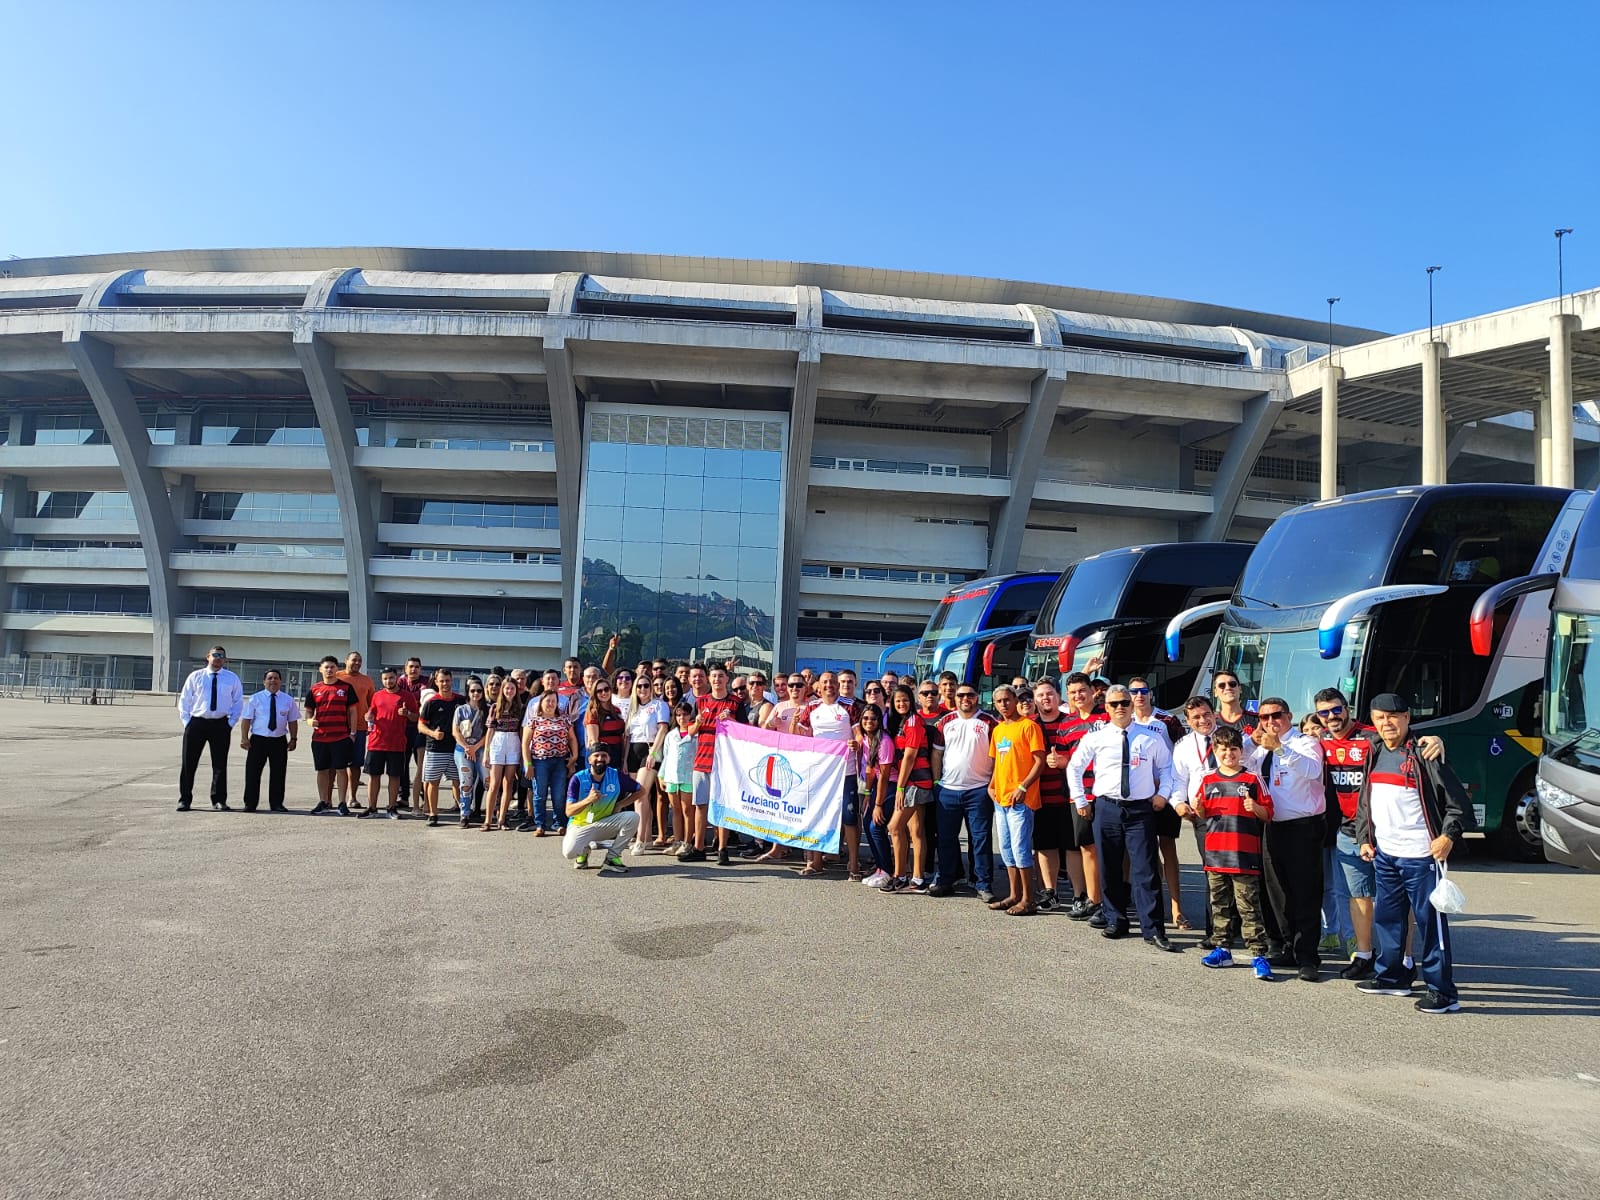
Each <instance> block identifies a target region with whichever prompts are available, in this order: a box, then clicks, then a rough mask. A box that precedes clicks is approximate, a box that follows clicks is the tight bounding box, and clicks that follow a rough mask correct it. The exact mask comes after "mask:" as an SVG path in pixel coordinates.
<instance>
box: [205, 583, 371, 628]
mask: <svg viewBox="0 0 1600 1200" xmlns="http://www.w3.org/2000/svg"><path fill="white" fill-rule="evenodd" d="M184 615H185V616H190V617H237V618H241V619H244V620H251V621H348V620H349V619H350V600H349V598H348V597H346V596H334V595H324V594H321V593H317V592H244V591H237V590H230V591H221V590H218V589H215V588H195V589H194V590H193V591H192V592H191V593H190V607H189V611H188V612H187V613H185V614H184Z"/></svg>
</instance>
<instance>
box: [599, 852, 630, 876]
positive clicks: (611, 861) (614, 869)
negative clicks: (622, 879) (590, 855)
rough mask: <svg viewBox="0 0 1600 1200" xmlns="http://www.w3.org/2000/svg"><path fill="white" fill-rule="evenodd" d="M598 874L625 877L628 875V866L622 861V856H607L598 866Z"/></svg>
mask: <svg viewBox="0 0 1600 1200" xmlns="http://www.w3.org/2000/svg"><path fill="white" fill-rule="evenodd" d="M600 873H601V874H602V875H626V874H627V873H628V864H627V863H625V862H623V861H622V855H620V854H608V855H606V861H605V862H603V863H601V864H600Z"/></svg>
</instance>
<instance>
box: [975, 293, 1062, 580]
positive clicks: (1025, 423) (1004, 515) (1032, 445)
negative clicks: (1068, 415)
mask: <svg viewBox="0 0 1600 1200" xmlns="http://www.w3.org/2000/svg"><path fill="white" fill-rule="evenodd" d="M1018 307H1019V308H1021V310H1022V312H1023V315H1024V316H1026V317H1027V318H1028V319H1029V320H1031V321H1032V322H1033V344H1034V345H1035V346H1039V347H1041V348H1044V349H1046V350H1047V351H1048V350H1049V349H1051V348H1059V347H1060V346H1061V324H1060V322H1059V321H1058V320H1057V319H1056V314H1055V313H1054V312H1053V311H1052V310H1051V309H1048V308H1044V307H1042V306H1040V305H1037V304H1023V305H1019V306H1018ZM1059 358H1060V356H1059V355H1055V354H1051V355H1050V356H1049V358H1048V359H1047V361H1046V364H1045V368H1044V370H1042V371H1040V372H1039V374H1038V375H1037V376H1036V377H1035V378H1034V381H1033V383H1032V384H1031V385H1030V387H1029V389H1028V408H1027V411H1026V412H1025V413H1023V416H1022V421H1021V423H1020V424H1019V425H1018V426H1017V439H1016V453H1014V454H1012V455H1011V461H1010V463H1009V464H1008V467H1009V469H1008V471H1007V475H1008V477H1009V479H1010V480H1011V489H1010V491H1009V492H1008V493H1007V495H1006V498H1005V501H1004V502H1003V503H1002V504H1001V505H1000V514H999V516H998V518H997V519H996V520H994V521H993V522H992V529H993V537H992V538H991V540H990V542H989V571H988V573H989V574H990V575H1008V574H1010V573H1011V572H1012V571H1015V570H1016V569H1017V557H1018V556H1019V555H1020V554H1021V553H1022V534H1023V531H1024V529H1025V528H1026V527H1027V523H1028V513H1029V511H1030V510H1031V509H1032V508H1033V490H1034V487H1035V486H1036V485H1037V484H1038V482H1039V467H1040V466H1041V465H1042V464H1043V462H1044V448H1045V443H1046V442H1048V441H1049V440H1050V431H1051V429H1053V428H1054V427H1055V421H1056V413H1057V412H1059V411H1060V409H1061V393H1062V391H1063V390H1064V388H1065V387H1066V382H1067V373H1066V370H1065V368H1064V367H1063V366H1062V365H1061V364H1060V362H1059V361H1058V360H1059Z"/></svg>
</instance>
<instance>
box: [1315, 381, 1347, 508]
mask: <svg viewBox="0 0 1600 1200" xmlns="http://www.w3.org/2000/svg"><path fill="white" fill-rule="evenodd" d="M1343 378H1344V368H1343V367H1336V366H1334V365H1333V360H1332V359H1331V358H1329V359H1326V360H1324V362H1323V367H1322V469H1321V475H1320V479H1321V483H1322V491H1321V498H1322V499H1324V500H1332V499H1334V498H1335V497H1336V496H1338V494H1339V381H1340V380H1342V379H1343Z"/></svg>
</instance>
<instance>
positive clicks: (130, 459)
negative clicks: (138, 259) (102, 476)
mask: <svg viewBox="0 0 1600 1200" xmlns="http://www.w3.org/2000/svg"><path fill="white" fill-rule="evenodd" d="M137 274H139V272H124V273H119V274H114V275H108V276H106V277H104V278H102V279H101V280H100V281H99V282H98V283H97V284H96V285H95V286H94V287H92V288H90V289H89V291H88V292H86V293H85V294H84V296H83V299H82V300H81V301H79V303H78V310H79V312H80V314H82V315H80V316H79V317H78V319H76V320H74V321H72V322H71V323H70V324H69V325H68V326H67V329H66V331H65V332H64V333H63V334H62V339H61V340H62V342H63V343H64V344H65V345H66V348H67V353H68V355H69V356H70V357H71V358H72V362H73V365H74V366H75V367H76V368H77V369H78V375H79V377H80V378H81V379H82V380H83V385H84V387H85V388H86V389H87V390H88V392H89V395H90V397H91V398H92V399H93V400H94V407H95V411H96V412H97V413H98V414H99V417H100V423H101V425H103V426H104V427H105V431H106V438H107V440H108V441H109V442H110V443H111V446H112V448H113V449H115V451H116V453H117V465H118V466H119V467H120V468H121V469H122V478H123V482H124V483H125V485H126V486H127V489H128V499H129V501H130V502H131V504H132V505H133V514H134V519H135V521H136V522H137V524H138V527H139V541H140V542H141V543H142V544H143V546H144V553H145V576H146V579H147V581H148V584H149V587H150V624H151V628H152V631H153V635H154V636H153V641H152V645H151V648H150V659H151V663H150V666H151V686H152V687H153V688H154V689H155V690H156V691H158V692H175V691H177V690H178V687H179V684H180V680H181V676H180V674H179V671H180V667H181V662H182V653H181V649H180V646H179V639H178V634H177V628H176V618H177V615H178V612H179V609H180V601H181V593H180V592H179V589H178V584H177V577H176V574H175V573H174V571H173V570H172V551H173V550H174V549H175V548H176V547H177V546H178V545H179V543H180V541H181V532H180V531H181V526H180V525H179V524H178V521H177V518H176V517H175V516H174V515H173V512H172V503H171V501H170V500H169V499H168V496H167V483H166V479H165V477H164V476H163V475H162V474H161V471H160V470H159V469H157V468H156V467H154V466H152V465H151V463H150V434H149V432H148V431H147V430H146V429H145V425H144V416H143V415H142V414H141V413H140V412H139V404H138V401H137V400H135V399H134V395H133V390H132V389H131V388H130V387H129V386H128V381H127V378H126V377H125V376H124V375H123V373H122V371H121V370H119V369H118V367H117V366H116V362H115V352H114V350H113V348H112V346H111V344H110V343H109V342H103V341H100V340H99V339H98V338H95V337H92V336H90V335H88V334H86V333H84V332H83V325H84V322H85V320H86V318H87V317H88V316H89V315H91V314H92V313H93V312H94V310H96V309H99V308H104V307H114V306H115V303H116V294H117V285H118V284H120V283H121V282H122V281H123V280H124V279H126V278H127V277H128V276H130V275H137Z"/></svg>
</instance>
